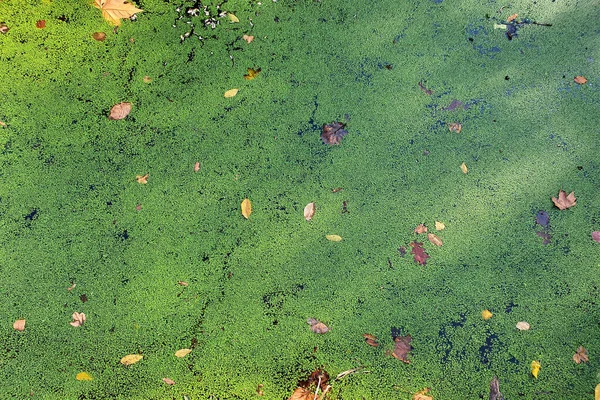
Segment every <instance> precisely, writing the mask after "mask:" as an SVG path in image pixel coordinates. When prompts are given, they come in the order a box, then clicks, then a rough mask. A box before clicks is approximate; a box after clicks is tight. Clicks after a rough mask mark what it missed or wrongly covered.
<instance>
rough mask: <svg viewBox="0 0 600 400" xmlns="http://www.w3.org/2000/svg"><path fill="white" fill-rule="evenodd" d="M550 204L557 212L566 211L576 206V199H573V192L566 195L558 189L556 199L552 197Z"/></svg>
mask: <svg viewBox="0 0 600 400" xmlns="http://www.w3.org/2000/svg"><path fill="white" fill-rule="evenodd" d="M552 202H553V203H554V205H555V206H556V207H558V209H559V210H566V209H567V208H570V207H573V206H574V205H575V204H577V199H576V198H575V192H571V193H569V195H567V192H565V191H564V190H562V189H560V190H559V191H558V198H556V197H552Z"/></svg>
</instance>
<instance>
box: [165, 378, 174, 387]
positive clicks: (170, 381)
mask: <svg viewBox="0 0 600 400" xmlns="http://www.w3.org/2000/svg"><path fill="white" fill-rule="evenodd" d="M162 380H163V382H164V383H166V384H167V385H174V384H175V381H174V380H173V379H171V378H163V379H162Z"/></svg>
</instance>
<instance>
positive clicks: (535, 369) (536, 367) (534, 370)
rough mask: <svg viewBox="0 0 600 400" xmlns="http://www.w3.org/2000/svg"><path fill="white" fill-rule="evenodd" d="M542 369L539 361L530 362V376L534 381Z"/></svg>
mask: <svg viewBox="0 0 600 400" xmlns="http://www.w3.org/2000/svg"><path fill="white" fill-rule="evenodd" d="M541 368H542V365H541V364H540V362H539V361H536V360H533V361H532V362H531V375H533V377H534V378H535V379H537V377H538V374H539V373H540V369H541Z"/></svg>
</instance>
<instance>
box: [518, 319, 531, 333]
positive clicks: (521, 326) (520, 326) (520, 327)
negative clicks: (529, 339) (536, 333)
mask: <svg viewBox="0 0 600 400" xmlns="http://www.w3.org/2000/svg"><path fill="white" fill-rule="evenodd" d="M516 326H517V329H518V330H520V331H528V330H529V328H531V326H530V325H529V323H528V322H525V321H519V322H517V325H516Z"/></svg>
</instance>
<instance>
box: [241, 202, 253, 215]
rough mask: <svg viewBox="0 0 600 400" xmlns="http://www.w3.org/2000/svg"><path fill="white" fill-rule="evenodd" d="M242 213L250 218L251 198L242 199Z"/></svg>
mask: <svg viewBox="0 0 600 400" xmlns="http://www.w3.org/2000/svg"><path fill="white" fill-rule="evenodd" d="M241 207H242V215H243V216H244V218H246V219H248V218H249V217H250V214H252V203H250V200H249V199H244V201H242V205H241Z"/></svg>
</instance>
